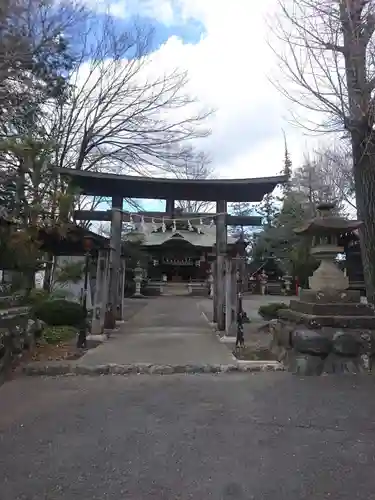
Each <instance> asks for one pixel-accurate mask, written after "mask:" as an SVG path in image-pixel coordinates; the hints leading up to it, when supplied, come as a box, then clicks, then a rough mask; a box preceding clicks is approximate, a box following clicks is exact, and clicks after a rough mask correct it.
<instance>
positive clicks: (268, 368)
mask: <svg viewBox="0 0 375 500" xmlns="http://www.w3.org/2000/svg"><path fill="white" fill-rule="evenodd" d="M273 371H284V366H283V365H281V364H280V363H269V362H267V361H264V362H262V361H254V362H250V363H243V364H242V363H239V364H230V365H211V364H204V365H152V364H144V363H138V364H131V365H118V364H107V365H95V366H84V365H79V364H75V363H69V362H65V363H64V362H50V363H39V362H34V363H30V364H28V365H26V366H25V367H24V368H23V373H24V374H25V375H29V376H37V375H39V376H40V375H42V376H57V375H140V374H146V375H173V374H204V373H206V374H207V373H243V372H251V373H254V372H273Z"/></svg>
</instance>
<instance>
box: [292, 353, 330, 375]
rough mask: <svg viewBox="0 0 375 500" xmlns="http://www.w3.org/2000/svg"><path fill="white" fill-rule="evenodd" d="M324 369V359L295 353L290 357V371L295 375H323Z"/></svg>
mask: <svg viewBox="0 0 375 500" xmlns="http://www.w3.org/2000/svg"><path fill="white" fill-rule="evenodd" d="M323 368H324V358H322V357H321V356H312V355H310V354H299V353H294V355H293V356H290V357H289V366H288V371H290V372H292V373H294V374H295V375H307V376H311V375H321V374H322V372H323Z"/></svg>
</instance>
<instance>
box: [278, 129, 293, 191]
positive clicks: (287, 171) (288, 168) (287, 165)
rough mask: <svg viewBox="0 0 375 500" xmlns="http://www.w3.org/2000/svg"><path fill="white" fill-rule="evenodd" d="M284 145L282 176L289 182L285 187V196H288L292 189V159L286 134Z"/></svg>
mask: <svg viewBox="0 0 375 500" xmlns="http://www.w3.org/2000/svg"><path fill="white" fill-rule="evenodd" d="M284 144H285V150H284V166H283V169H282V170H281V172H280V173H281V174H282V175H286V176H287V181H286V183H285V184H284V186H283V194H284V195H286V194H287V193H289V192H290V189H291V178H292V160H291V158H290V154H289V150H288V144H287V141H286V135H285V132H284Z"/></svg>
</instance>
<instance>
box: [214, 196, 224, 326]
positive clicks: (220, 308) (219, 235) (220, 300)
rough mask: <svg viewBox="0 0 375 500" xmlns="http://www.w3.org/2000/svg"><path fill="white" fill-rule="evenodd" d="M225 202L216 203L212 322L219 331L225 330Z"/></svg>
mask: <svg viewBox="0 0 375 500" xmlns="http://www.w3.org/2000/svg"><path fill="white" fill-rule="evenodd" d="M226 212H227V202H226V201H225V200H219V201H217V202H216V213H217V214H218V215H217V216H216V266H215V267H216V270H215V271H216V272H215V283H214V286H215V293H214V321H215V322H216V323H217V328H218V330H219V331H224V330H225V309H224V308H225V256H226V253H227V225H226Z"/></svg>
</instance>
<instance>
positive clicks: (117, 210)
mask: <svg viewBox="0 0 375 500" xmlns="http://www.w3.org/2000/svg"><path fill="white" fill-rule="evenodd" d="M121 231H122V196H112V214H111V236H110V253H109V284H108V287H109V289H108V303H107V312H106V321H105V328H107V329H113V328H114V327H115V326H116V319H118V317H119V314H118V313H119V311H118V307H119V305H120V302H119V279H120V268H121Z"/></svg>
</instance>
